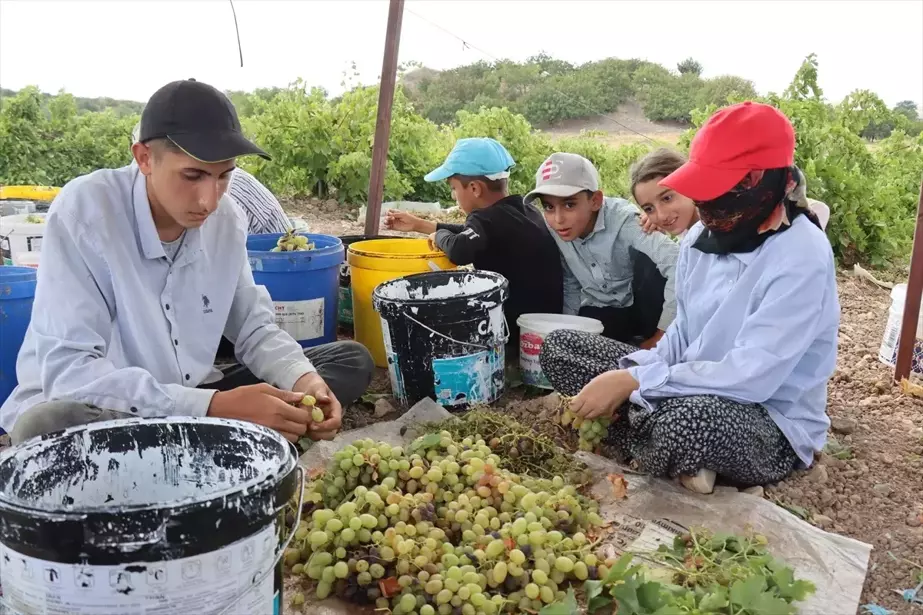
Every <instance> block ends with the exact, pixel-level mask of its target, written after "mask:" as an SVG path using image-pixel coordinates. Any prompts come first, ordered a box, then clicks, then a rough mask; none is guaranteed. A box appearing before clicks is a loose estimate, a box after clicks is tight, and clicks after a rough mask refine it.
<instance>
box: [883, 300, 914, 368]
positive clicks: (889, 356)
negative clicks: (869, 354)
mask: <svg viewBox="0 0 923 615" xmlns="http://www.w3.org/2000/svg"><path fill="white" fill-rule="evenodd" d="M900 335H901V318H900V316H899V315H898V314H894V313H892V314H891V315H890V317H889V318H888V323H887V325H886V326H885V333H884V336H883V338H882V341H881V346H880V347H879V349H878V360H879V361H881V362H882V363H884V364H885V365H890V366H891V367H894V365H895V363H897V349H898V346H899V345H900V344H898V341H899V340H898V338H899V337H900ZM910 371H911V372H913V373H914V374H917V375H921V376H923V341H921V340H920V339H919V338H917V339H916V340H915V341H914V344H913V355H912V356H911V358H910Z"/></svg>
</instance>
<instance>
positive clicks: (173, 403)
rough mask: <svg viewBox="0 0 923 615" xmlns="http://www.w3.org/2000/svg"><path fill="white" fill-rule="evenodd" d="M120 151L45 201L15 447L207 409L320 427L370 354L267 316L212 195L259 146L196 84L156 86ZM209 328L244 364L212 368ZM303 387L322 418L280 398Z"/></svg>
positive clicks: (353, 395) (287, 432)
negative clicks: (308, 341) (301, 340)
mask: <svg viewBox="0 0 923 615" xmlns="http://www.w3.org/2000/svg"><path fill="white" fill-rule="evenodd" d="M132 154H133V156H134V160H135V163H136V164H134V165H129V166H125V167H122V168H120V169H101V170H98V171H94V172H93V173H90V174H89V175H84V176H82V177H78V178H77V179H74V180H73V181H70V182H68V183H67V185H65V186H64V188H63V189H62V190H61V192H60V194H59V195H58V196H57V198H56V199H55V201H54V204H53V205H52V207H51V213H50V214H49V215H48V218H47V220H46V228H45V235H44V238H43V241H42V267H41V269H40V270H39V275H38V285H37V287H36V291H35V303H34V307H33V311H32V319H31V321H30V323H29V327H28V329H27V331H26V336H25V339H24V341H23V344H22V348H21V350H20V352H19V357H18V360H17V364H16V373H17V376H18V378H19V385H18V386H17V387H16V388H15V389H14V390H13V392H12V393H11V394H10V396H9V397H8V398H7V400H6V401H5V402H4V404H3V406H2V407H0V426H2V427H3V429H5V430H6V431H7V432H9V433H10V435H11V439H12V441H13V443H14V444H18V443H20V442H23V441H24V440H27V439H29V438H31V437H34V436H38V435H40V434H45V433H49V432H53V431H58V430H61V429H65V428H67V427H72V426H77V425H84V424H86V423H91V422H95V421H104V420H113V419H121V418H135V417H160V416H194V417H201V416H210V417H219V418H226V419H234V420H243V421H249V422H253V423H257V424H260V425H264V426H266V427H269V428H271V429H275V430H277V431H278V432H279V433H281V434H282V435H284V436H285V437H286V438H287V439H289V440H290V441H297V440H298V439H300V438H301V437H303V436H307V437H309V438H311V439H314V440H318V439H331V438H333V437H334V435H335V434H336V432H337V431H338V430H339V428H340V425H341V419H342V406H341V402H342V403H350V402H352V401H354V400H355V399H357V398H358V397H359V396H360V395H362V393H364V392H365V389H366V387H367V386H368V384H369V382H370V381H371V376H372V370H373V368H374V366H373V363H372V357H371V355H370V354H369V352H368V350H366V349H365V348H364V347H363V346H361V345H359V344H357V343H355V342H335V343H332V344H326V345H323V346H318V347H315V348H308V349H303V348H302V347H301V346H300V345H299V344H298V342H296V341H295V340H294V339H292V337H291V336H290V335H289V334H288V333H286V332H285V331H283V330H282V329H280V328H279V327H278V326H277V325H276V322H275V311H274V309H273V304H272V300H271V299H270V297H269V294H268V292H267V291H266V288H265V287H264V286H258V285H257V284H255V283H254V281H253V274H252V272H251V271H250V264H249V260H248V258H247V248H246V241H247V228H246V222H245V220H244V217H243V215H242V214H241V212H240V210H239V208H238V207H237V206H236V205H235V204H234V203H233V202H232V201H231V199H230V198H229V197H227V196H226V194H225V191H226V189H227V185H228V182H229V181H230V177H231V175H232V174H233V173H234V169H235V166H234V165H235V159H236V158H237V157H239V156H245V155H252V154H256V155H260V156H264V157H267V158H268V156H267V155H266V154H265V152H263V151H262V150H261V149H259V148H258V147H257V146H256V145H254V144H252V143H251V142H250V141H248V140H247V139H246V138H245V137H244V136H243V134H242V133H241V128H240V121H239V120H238V118H237V113H236V111H235V110H234V106H233V105H232V104H231V102H230V101H229V100H228V99H227V97H226V96H225V95H224V94H222V93H221V92H219V91H218V90H216V89H215V88H213V87H211V86H209V85H206V84H204V83H199V82H196V81H194V80H187V81H175V82H172V83H169V84H167V85H166V86H164V87H162V88H161V89H159V90H158V91H157V92H155V93H154V95H153V96H152V97H151V99H150V101H149V102H148V104H147V106H146V107H145V108H144V111H143V113H142V115H141V127H140V131H139V138H138V142H137V143H135V144H134V145H133V146H132ZM222 335H224V336H226V337H227V338H228V339H230V340H231V341H232V342H233V344H234V349H235V352H236V355H237V357H238V358H239V359H240V362H241V363H242V364H243V366H244V368H243V369H244V370H245V371H246V374H247V377H244V376H243V375H242V374H238V375H237V376H236V377H235V378H234V379H233V380H231V379H227V378H224V379H222V378H221V374H220V373H216V370H215V368H214V361H215V352H216V350H217V348H218V343H219V340H220V339H221V337H222ZM216 378H217V381H215V379H216ZM261 381H263V382H261ZM267 382H268V383H272V385H274V386H271V385H270V384H266V383H267ZM306 394H309V395H312V396H314V397H315V398H316V400H317V405H318V407H319V408H321V409H322V410H323V412H324V417H325V418H324V420H323V421H321V422H313V421H312V420H311V412H310V411H309V410H308V409H305V408H303V407H301V406H296V405H294V404H298V403H299V402H300V401H301V400H302V399H303V397H304V396H305V395H306Z"/></svg>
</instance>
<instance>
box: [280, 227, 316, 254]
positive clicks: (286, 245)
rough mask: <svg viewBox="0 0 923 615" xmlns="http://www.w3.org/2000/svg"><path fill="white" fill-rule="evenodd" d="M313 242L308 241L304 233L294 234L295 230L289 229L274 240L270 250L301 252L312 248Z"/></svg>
mask: <svg viewBox="0 0 923 615" xmlns="http://www.w3.org/2000/svg"><path fill="white" fill-rule="evenodd" d="M313 249H314V244H313V243H311V242H309V241H308V238H307V237H305V236H304V235H296V234H295V231H293V230H289V231H287V232H286V233H285V234H283V235H282V236H281V237H279V240H278V241H277V242H276V247H274V248H273V249H272V250H271V251H272V252H302V251H305V250H313Z"/></svg>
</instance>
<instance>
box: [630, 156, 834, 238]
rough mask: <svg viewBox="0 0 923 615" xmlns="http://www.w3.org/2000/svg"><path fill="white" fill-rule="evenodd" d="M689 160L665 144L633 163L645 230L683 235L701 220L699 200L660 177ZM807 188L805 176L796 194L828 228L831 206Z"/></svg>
mask: <svg viewBox="0 0 923 615" xmlns="http://www.w3.org/2000/svg"><path fill="white" fill-rule="evenodd" d="M685 163H686V157H685V156H684V155H682V154H681V153H679V152H677V151H675V150H672V149H668V148H666V147H662V148H659V149H656V150H654V151H653V152H650V153H649V154H646V155H645V156H644V157H643V158H641V159H640V160H638V161H637V162H636V163H635V164H633V165H631V168H630V169H629V171H628V174H629V183H630V187H631V196H632V198H634V200H635V203H637V204H638V207H639V208H640V209H641V228H642V229H644V232H645V233H654V232H661V233H667V234H668V235H672V236H673V237H678V238H682V237H683V236H684V235H685V234H686V231H688V230H689V229H690V228H692V226H693V225H694V224H695V223H696V222H698V221H699V212H698V210H696V207H695V201H693V200H692V199H690V198H688V197H685V196H683V195H681V194H678V193H677V192H676V191H675V190H673V189H672V188H670V187H668V186H664V185H661V183H660V180H662V179H663V178H665V177H667V176H668V175H670V174H671V173H673V172H674V171H676V170H677V169H679V168H680V167H681V166H683V165H684V164H685ZM799 173H800V171H799ZM805 188H806V183H805V181H804V176H803V175H802V176H801V178H800V182H799V185H798V189H797V190H798V192H799V194H797V195H796V196H797V197H799V198H800V199H805V201H806V205H807V207H809V208H810V209H811V211H812V212H814V214H815V215H816V216H817V218H818V221H819V222H820V226H821V228H824V229H825V228H826V227H827V220H828V219H829V218H830V208H829V207H827V205H825V204H824V203H821V202H820V201H817V200H814V199H810V198H807V197H806V195H805V190H804V189H805Z"/></svg>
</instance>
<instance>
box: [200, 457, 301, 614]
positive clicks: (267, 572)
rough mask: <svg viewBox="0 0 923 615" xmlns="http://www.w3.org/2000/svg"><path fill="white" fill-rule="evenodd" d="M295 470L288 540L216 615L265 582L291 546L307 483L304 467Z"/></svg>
mask: <svg viewBox="0 0 923 615" xmlns="http://www.w3.org/2000/svg"><path fill="white" fill-rule="evenodd" d="M296 469H297V470H298V471H299V472H300V473H301V481H299V482H300V485H299V487H298V510H297V512H296V513H295V522H294V523H293V524H292V531H291V532H289V534H288V538H286V539H285V542H284V543H283V544H281V545H279V547H278V550H277V551H276V556H275V557H274V558H273V559H272V565H271V566H269V568H267V569H266V570H265V571H263V572H262V573H260V575H259V576H258V577H256V578H255V579H254V580H253V582H252V583H250V585H249V586H247V587H244V588H243V589H242V590H241V591H240V592H238V593H237V595H236V596H234V597H233V598H232V599H231V600H229V601H228V604H227V605H225V606H224V607H223V608H222V609H221V610H220V611H218V612H217V613H216V615H225V613H227V612H228V610H229V609H231V608H233V607H235V606H237V604H238V603H239V602H240V599H241V598H243V597H244V596H245V595H246V593H247V592H248V591H250V590H251V589H253V588H254V587H258V586H259V584H260V583H262V582H263V581H265V580H266V578H267V577H268V576H269V575H270V574H272V573H273V571H275V569H276V566H278V565H279V560H281V559H282V556H283V555H284V554H285V550H286V549H288V546H289V545H290V544H292V538H294V537H295V529H296V528H297V527H298V524H299V523H301V509H302V507H303V506H304V486H305V483H306V482H307V476H308V472H307V470H305V469H304V466H303V465H301V464H296Z"/></svg>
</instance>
